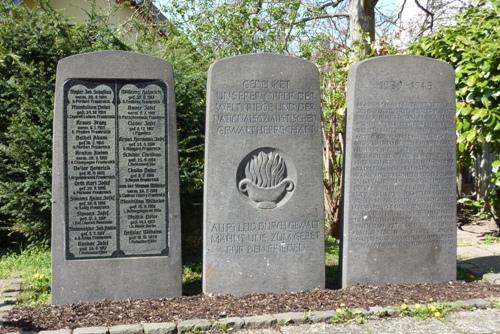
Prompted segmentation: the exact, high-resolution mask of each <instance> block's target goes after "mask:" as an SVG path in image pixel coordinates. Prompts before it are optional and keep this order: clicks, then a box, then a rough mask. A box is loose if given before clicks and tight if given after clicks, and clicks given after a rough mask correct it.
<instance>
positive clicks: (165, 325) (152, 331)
mask: <svg viewBox="0 0 500 334" xmlns="http://www.w3.org/2000/svg"><path fill="white" fill-rule="evenodd" d="M142 328H143V329H144V334H174V333H176V331H177V325H176V324H175V323H174V322H158V323H148V324H142Z"/></svg>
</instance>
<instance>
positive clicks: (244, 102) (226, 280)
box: [203, 54, 324, 294]
mask: <svg viewBox="0 0 500 334" xmlns="http://www.w3.org/2000/svg"><path fill="white" fill-rule="evenodd" d="M207 98H208V100H207V116H206V120H207V127H206V144H205V145H206V147H205V154H206V158H205V184H204V187H205V198H204V261H203V266H204V267H203V291H204V292H205V293H232V294H245V293H252V292H282V291H297V290H306V289H312V288H316V287H323V286H324V245H323V216H324V213H323V190H322V189H323V185H322V166H321V161H322V144H321V123H320V121H321V113H320V93H319V76H318V70H317V68H316V67H315V66H314V65H313V64H312V63H310V62H308V61H305V60H301V59H298V58H294V57H287V56H278V55H271V54H252V55H244V56H236V57H231V58H226V59H222V60H219V61H217V62H215V63H214V64H213V65H212V66H211V68H210V70H209V74H208V93H207Z"/></svg>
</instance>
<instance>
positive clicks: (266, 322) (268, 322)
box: [243, 315, 277, 329]
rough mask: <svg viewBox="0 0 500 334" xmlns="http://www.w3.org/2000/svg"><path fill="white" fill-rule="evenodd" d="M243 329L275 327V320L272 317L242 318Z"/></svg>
mask: <svg viewBox="0 0 500 334" xmlns="http://www.w3.org/2000/svg"><path fill="white" fill-rule="evenodd" d="M243 321H244V322H245V328H248V329H253V328H267V327H271V326H272V325H275V324H276V323H277V320H276V318H275V317H273V316H272V315H255V316H251V317H243Z"/></svg>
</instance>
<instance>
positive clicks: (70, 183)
mask: <svg viewBox="0 0 500 334" xmlns="http://www.w3.org/2000/svg"><path fill="white" fill-rule="evenodd" d="M173 87H174V82H173V72H172V66H171V65H170V64H169V63H167V62H165V61H163V60H161V59H158V58H154V57H150V56H146V55H140V54H134V53H129V52H123V51H104V52H95V53H87V54H80V55H76V56H72V57H68V58H64V59H62V60H61V61H60V62H59V64H58V67H57V79H56V99H55V113H54V143H53V171H52V172H53V177H52V193H53V194H52V196H53V203H52V303H54V304H67V303H78V302H89V301H97V300H100V299H104V298H106V299H111V300H114V299H126V298H152V297H172V296H179V295H180V294H181V247H180V245H181V244H180V214H179V211H180V210H179V191H178V189H179V177H178V165H177V139H176V131H175V129H176V118H175V101H174V88H173Z"/></svg>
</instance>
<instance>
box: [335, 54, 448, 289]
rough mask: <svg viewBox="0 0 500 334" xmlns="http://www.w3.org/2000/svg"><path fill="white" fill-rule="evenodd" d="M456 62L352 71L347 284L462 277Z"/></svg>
mask: <svg viewBox="0 0 500 334" xmlns="http://www.w3.org/2000/svg"><path fill="white" fill-rule="evenodd" d="M454 119H455V86H454V71H453V68H452V67H451V66H450V65H448V64H446V63H444V62H441V61H437V60H434V59H430V58H425V57H418V56H384V57H376V58H372V59H369V60H366V61H362V62H360V63H357V64H355V65H354V66H352V67H351V69H350V70H349V75H348V89H347V123H346V144H345V168H344V173H345V174H344V184H345V187H344V193H343V194H344V197H343V226H342V228H343V232H342V245H341V262H342V263H341V272H342V287H347V286H351V285H355V284H358V283H361V284H371V285H383V284H386V283H417V282H436V281H448V280H454V279H455V278H456V194H455V187H456V185H455V184H456V181H455V159H456V158H455V144H456V137H455V121H454Z"/></svg>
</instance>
